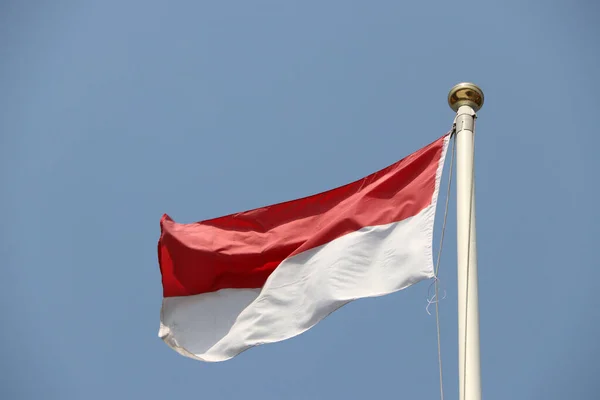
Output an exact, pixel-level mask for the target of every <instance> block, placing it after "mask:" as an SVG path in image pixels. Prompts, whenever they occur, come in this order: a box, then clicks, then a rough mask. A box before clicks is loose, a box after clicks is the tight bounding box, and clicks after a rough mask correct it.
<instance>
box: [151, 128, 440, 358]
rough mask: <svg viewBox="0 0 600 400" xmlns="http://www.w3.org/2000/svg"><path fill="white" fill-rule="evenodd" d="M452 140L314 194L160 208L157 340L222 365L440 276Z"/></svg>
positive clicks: (183, 352) (180, 351)
mask: <svg viewBox="0 0 600 400" xmlns="http://www.w3.org/2000/svg"><path fill="white" fill-rule="evenodd" d="M448 141H449V135H445V136H443V137H442V138H440V139H438V140H436V141H435V142H433V143H431V144H430V145H428V146H426V147H424V148H422V149H421V150H419V151H417V152H415V153H413V154H411V155H410V156H408V157H406V158H404V159H402V160H400V161H398V162H397V163H395V164H392V165H390V166H389V167H387V168H385V169H382V170H381V171H378V172H376V173H374V174H371V175H369V176H367V177H365V178H363V179H360V180H358V181H355V182H353V183H350V184H348V185H345V186H341V187H338V188H336V189H333V190H330V191H327V192H324V193H319V194H316V195H313V196H310V197H305V198H302V199H298V200H293V201H289V202H286V203H280V204H275V205H271V206H267V207H262V208H258V209H255V210H250V211H245V212H241V213H237V214H232V215H227V216H224V217H220V218H215V219H211V220H206V221H201V222H197V223H192V224H180V223H176V222H174V221H173V220H172V219H171V218H169V217H168V216H167V215H165V216H163V218H162V220H161V236H160V240H159V243H158V259H159V263H160V270H161V273H162V284H163V297H164V298H163V303H162V309H161V316H160V322H161V323H160V331H159V336H160V337H161V338H162V339H163V340H164V341H165V342H166V343H167V344H168V345H169V346H170V347H172V348H173V349H174V350H176V351H178V352H179V353H180V354H183V355H185V356H188V357H191V358H195V359H199V360H203V361H224V360H227V359H230V358H232V357H235V356H236V355H238V354H239V353H241V352H242V351H244V350H246V349H248V348H250V347H253V346H256V345H260V344H264V343H273V342H277V341H281V340H285V339H288V338H291V337H293V336H296V335H299V334H300V333H302V332H304V331H306V330H308V329H310V328H311V327H313V326H314V325H315V324H317V323H318V322H319V321H320V320H322V319H323V318H325V317H326V316H327V315H329V314H330V313H332V312H333V311H335V310H336V309H338V308H339V307H341V306H343V305H344V304H346V303H348V302H350V301H352V300H355V299H359V298H364V297H374V296H382V295H385V294H389V293H392V292H395V291H398V290H401V289H404V288H406V287H408V286H410V285H412V284H414V283H417V282H419V281H421V280H423V279H428V278H433V276H434V272H433V257H432V237H433V223H434V217H435V208H436V202H437V196H438V191H439V184H440V178H441V174H442V170H443V164H444V157H445V155H446V150H447V147H448Z"/></svg>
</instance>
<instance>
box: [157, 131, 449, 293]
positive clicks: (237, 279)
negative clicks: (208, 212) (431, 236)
mask: <svg viewBox="0 0 600 400" xmlns="http://www.w3.org/2000/svg"><path fill="white" fill-rule="evenodd" d="M444 138H445V137H442V138H440V139H438V140H436V141H435V142H433V143H431V144H430V145H428V146H427V147H424V148H422V149H421V150H419V151H417V152H415V153H413V154H411V155H410V156H408V157H406V158H404V159H402V160H400V161H398V162H396V163H394V164H392V165H390V166H389V167H387V168H384V169H382V170H380V171H378V172H375V173H373V174H371V175H369V176H367V177H365V178H363V179H360V180H357V181H355V182H352V183H350V184H347V185H345V186H341V187H338V188H336V189H333V190H329V191H327V192H323V193H319V194H315V195H313V196H309V197H305V198H302V199H298V200H292V201H288V202H285V203H279V204H275V205H271V206H267V207H262V208H257V209H254V210H249V211H245V212H241V213H237V214H231V215H227V216H224V217H220V218H215V219H210V220H206V221H201V222H197V223H192V224H179V223H176V222H174V221H173V220H172V219H171V218H170V217H169V216H167V215H164V216H163V218H162V219H161V236H160V239H159V243H158V256H159V263H160V269H161V273H162V283H163V295H164V297H175V296H189V295H195V294H200V293H206V292H213V291H217V290H220V289H226V288H260V287H262V286H263V285H264V283H265V281H266V279H267V278H268V277H269V275H270V274H271V273H272V272H273V271H274V270H275V268H277V266H278V265H279V264H280V263H281V262H282V261H283V260H284V259H286V258H288V257H290V256H293V255H296V254H299V253H301V252H303V251H306V250H309V249H312V248H315V247H318V246H321V245H323V244H326V243H328V242H330V241H332V240H334V239H336V238H339V237H341V236H343V235H346V234H348V233H351V232H354V231H357V230H359V229H361V228H364V227H368V226H375V225H384V224H389V223H392V222H397V221H401V220H404V219H406V218H409V217H412V216H414V215H416V214H417V213H418V212H419V211H421V210H423V209H424V208H425V207H427V206H428V205H429V204H430V203H431V199H432V196H433V192H434V190H435V177H436V171H437V168H438V161H439V159H440V157H441V153H442V151H443V145H444Z"/></svg>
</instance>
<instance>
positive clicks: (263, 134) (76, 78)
mask: <svg viewBox="0 0 600 400" xmlns="http://www.w3.org/2000/svg"><path fill="white" fill-rule="evenodd" d="M34 3H35V4H34ZM599 11H600V7H599V6H598V3H595V2H592V1H570V2H569V1H516V0H509V1H503V2H466V1H453V2H447V1H423V2H416V1H415V2H400V1H371V2H367V1H362V2H358V1H306V0H305V1H262V0H257V1H252V2H250V1H219V2H216V1H215V2H197V1H174V2H166V1H164V2H157V1H131V0H120V1H112V0H111V1H108V0H107V1H77V2H76V1H38V2H24V1H16V0H14V1H10V0H5V1H3V2H2V3H1V4H0V60H2V62H1V63H0V135H1V142H0V160H1V170H0V171H1V175H0V179H1V185H2V186H1V187H2V196H1V197H0V205H1V206H2V210H3V223H2V225H1V226H2V230H1V231H0V232H1V237H0V239H1V240H0V252H1V254H2V260H3V261H2V263H1V266H0V268H1V269H0V272H1V278H0V310H1V313H2V324H1V327H0V398H2V399H7V400H9V399H61V400H70V399H90V400H92V399H106V398H109V397H110V398H113V399H132V398H140V399H148V400H150V399H164V398H174V399H175V398H200V399H205V398H207V399H208V398H210V399H238V398H247V399H261V400H267V399H366V398H405V399H435V398H439V386H438V376H437V349H436V336H435V319H434V318H433V317H431V316H429V315H427V313H426V312H425V305H426V298H427V289H428V282H423V283H420V284H418V285H416V286H413V287H411V288H409V289H407V290H405V291H402V292H399V293H396V294H393V295H389V296H386V297H383V298H377V299H368V300H362V301H357V302H354V303H352V304H350V305H348V306H346V307H344V308H342V309H341V310H339V311H337V312H336V313H334V314H333V315H331V316H330V317H329V318H327V319H326V320H324V321H323V322H321V323H320V324H318V325H317V326H316V327H315V328H314V329H312V330H310V331H309V332H307V333H305V334H303V335H301V336H299V337H296V338H294V339H291V340H288V341H285V342H282V343H278V344H272V345H267V346H262V347H260V348H255V349H252V350H249V351H247V352H245V353H243V354H242V355H240V356H239V357H237V358H235V359H233V360H231V361H228V362H225V363H219V364H204V363H200V362H197V361H193V360H190V359H186V358H184V357H182V356H180V355H178V354H176V353H175V352H174V351H172V350H170V349H169V348H168V347H167V346H166V345H165V344H163V343H162V342H161V341H160V340H159V339H158V337H157V331H158V323H159V309H160V303H161V284H160V273H159V270H158V266H157V259H156V241H157V239H158V235H159V219H160V216H161V215H162V214H163V213H169V214H170V215H171V216H172V217H173V218H174V219H176V220H177V221H180V222H192V221H196V220H201V219H206V218H210V217H216V216H220V215H223V214H226V213H230V212H236V211H242V210H246V209H249V208H254V207H258V206H261V205H266V204H270V203H274V202H279V201H284V200H288V199H293V198H297V197H301V196H305V195H308V194H312V193H315V192H319V191H322V190H326V189H329V188H332V187H335V186H338V185H341V184H344V183H347V182H349V181H352V180H354V179H357V178H360V177H362V176H364V175H367V174H369V173H371V172H373V171H375V170H377V169H379V168H381V167H384V166H386V165H388V164H390V163H392V162H394V161H396V160H398V159H400V158H402V157H404V156H405V155H407V154H409V153H411V152H413V151H415V150H417V149H418V148H420V147H422V146H423V145H425V144H427V143H429V142H431V141H432V140H434V139H436V138H437V137H439V136H441V135H442V134H444V133H445V132H446V131H447V130H448V129H450V126H451V123H452V120H453V117H454V115H453V112H452V111H451V110H450V109H449V108H448V106H447V104H446V95H447V92H448V90H449V89H450V88H451V87H452V86H453V85H454V84H455V83H458V82H461V81H465V80H467V81H473V82H475V83H477V84H479V85H480V86H481V87H482V88H483V90H484V92H485V95H486V104H485V106H484V108H483V109H482V111H481V112H480V113H479V120H478V125H477V142H476V179H477V218H478V219H477V223H478V225H477V228H478V245H479V247H478V250H479V282H480V311H481V352H482V353H481V354H482V382H483V391H484V397H485V398H486V399H488V400H490V399H507V398H510V399H566V398H578V399H593V398H597V392H598V390H600V386H599V384H598V379H597V377H596V372H595V369H597V366H596V363H595V362H594V361H595V360H596V359H597V357H598V356H599V355H600V345H599V344H598V340H597V338H598V337H599V336H600V318H599V317H600V313H599V312H598V310H597V307H596V304H595V303H596V297H597V296H596V294H595V293H596V291H597V287H598V282H599V281H600V269H599V268H598V267H599V266H600V263H599V262H598V255H597V254H596V251H595V250H596V248H597V241H598V238H600V229H599V227H598V222H600V218H599V217H600V212H599V211H598V209H597V208H596V207H597V201H596V199H597V198H598V194H599V190H598V184H597V183H598V179H597V177H595V176H596V175H597V172H598V170H599V167H600V162H599V161H598V157H597V149H598V147H599V146H600V140H599V139H598V132H597V129H598V128H597V124H596V123H595V116H596V113H597V112H598V110H599V109H600V101H599V100H598V96H597V94H598V92H599V89H600V79H598V77H597V72H598V70H600V68H599V67H600V50H599V47H598V44H597V43H596V42H597V38H598V37H600V32H599V28H598V25H597V16H598V15H600V14H599ZM447 166H448V164H447ZM447 172H448V171H447V170H446V174H445V177H446V178H447V177H448V174H447ZM440 200H441V202H442V203H443V201H444V195H443V194H442V196H441V198H440ZM455 206H456V204H455V202H454V193H453V197H452V198H451V202H450V214H449V223H448V228H447V229H448V235H447V240H446V243H445V247H444V252H443V257H442V266H441V273H440V277H441V279H442V284H443V287H444V288H445V289H446V290H447V294H448V295H447V298H446V299H445V300H444V301H443V302H442V303H441V330H442V353H443V366H444V377H445V382H444V383H445V393H446V398H447V399H456V398H457V392H458V371H457V357H458V350H457V320H456V250H455V246H456V242H455V238H456V234H455V228H456V225H455ZM438 211H439V212H438V215H439V217H441V209H440V210H438ZM438 222H441V218H440V219H438ZM440 228H441V224H440V223H438V224H437V235H436V238H435V240H436V244H435V248H436V249H437V239H438V238H439V232H440Z"/></svg>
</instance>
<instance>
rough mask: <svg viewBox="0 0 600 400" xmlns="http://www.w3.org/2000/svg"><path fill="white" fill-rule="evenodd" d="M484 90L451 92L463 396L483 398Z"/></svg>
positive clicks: (463, 399)
mask: <svg viewBox="0 0 600 400" xmlns="http://www.w3.org/2000/svg"><path fill="white" fill-rule="evenodd" d="M483 99H484V98H483V92H482V91H481V89H480V88H479V87H478V86H476V85H474V84H472V83H459V84H458V85H456V86H454V87H453V88H452V89H451V90H450V93H449V94H448V104H449V105H450V107H451V108H452V109H453V110H454V111H456V119H455V120H454V124H455V134H456V141H457V142H456V152H457V154H456V175H457V177H456V179H457V185H456V197H457V199H456V203H457V204H456V208H457V213H456V225H457V246H458V248H457V253H458V272H457V279H458V351H459V353H458V367H459V370H458V374H459V388H460V398H459V399H460V400H481V370H480V368H481V366H480V354H479V296H478V288H477V239H476V234H475V184H474V182H475V178H474V168H473V166H474V163H473V160H474V152H473V148H474V146H473V145H474V139H475V118H476V114H475V113H476V112H477V111H479V109H480V108H481V106H483Z"/></svg>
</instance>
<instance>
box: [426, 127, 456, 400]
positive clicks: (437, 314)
mask: <svg viewBox="0 0 600 400" xmlns="http://www.w3.org/2000/svg"><path fill="white" fill-rule="evenodd" d="M455 133H456V132H455V131H454V129H453V131H452V133H451V138H452V139H453V141H452V150H451V152H452V156H451V158H450V174H449V176H448V190H447V192H446V206H445V210H444V222H443V223H442V235H441V237H440V247H439V250H438V255H437V260H436V263H435V280H434V285H435V295H434V297H433V298H432V299H430V300H428V304H427V312H428V313H429V305H430V304H431V303H435V325H436V331H437V350H438V365H439V373H440V399H441V400H444V379H443V374H442V344H441V339H440V338H441V335H440V306H439V303H440V298H439V290H438V289H439V278H438V272H439V271H440V260H441V257H442V248H443V246H444V234H445V233H446V220H447V219H448V204H449V202H450V188H451V187H452V171H453V170H454V169H453V166H454V154H455V153H456V152H455V147H456V135H455ZM445 297H446V295H445V293H444V298H445ZM434 298H435V301H433V299H434Z"/></svg>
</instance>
